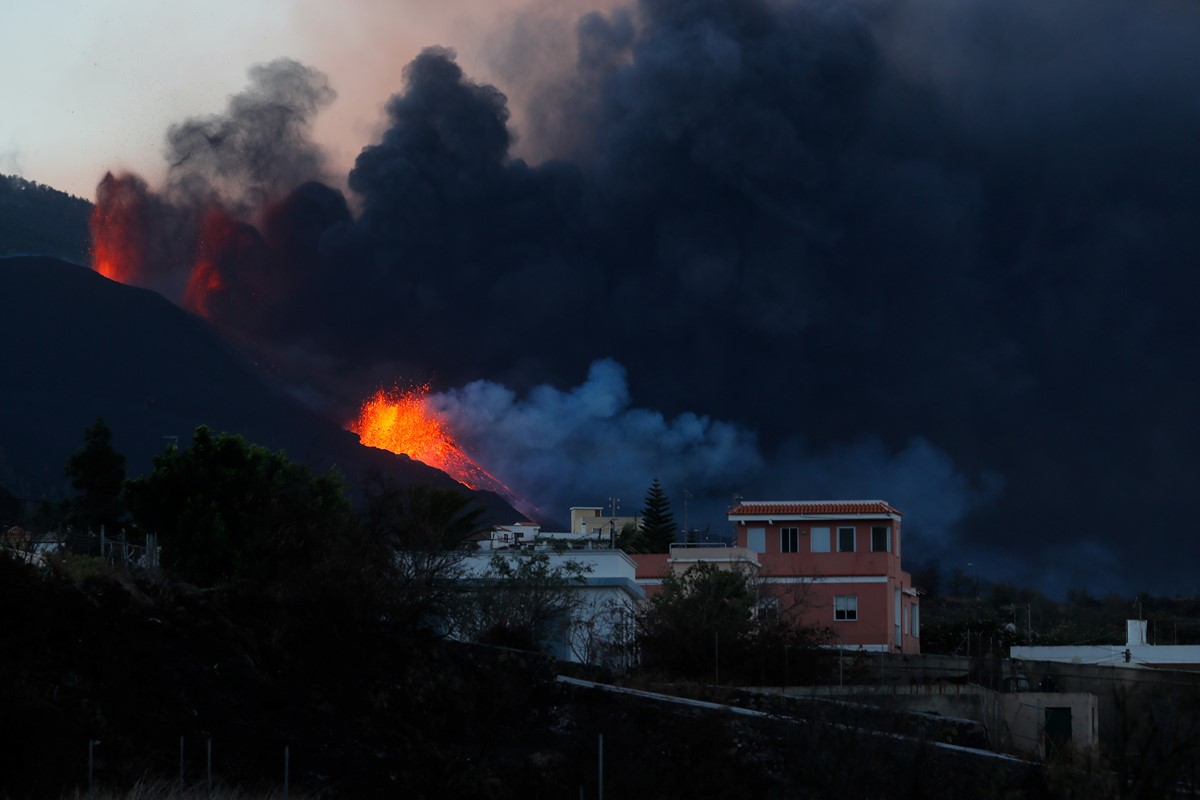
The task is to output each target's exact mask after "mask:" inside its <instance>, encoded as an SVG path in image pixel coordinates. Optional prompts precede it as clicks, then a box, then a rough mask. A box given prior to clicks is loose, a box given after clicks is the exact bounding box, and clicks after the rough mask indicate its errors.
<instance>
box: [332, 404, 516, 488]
mask: <svg viewBox="0 0 1200 800" xmlns="http://www.w3.org/2000/svg"><path fill="white" fill-rule="evenodd" d="M350 430H352V431H354V432H355V433H357V434H358V438H359V441H361V442H362V443H363V444H365V445H367V446H368V447H378V448H380V449H381V450H389V451H391V452H393V453H402V454H404V455H406V456H408V457H409V458H411V459H414V460H416V461H420V462H422V463H424V464H428V465H429V466H431V467H434V468H435V469H440V470H441V471H442V472H445V473H446V474H447V475H449V476H450V477H451V478H454V480H456V481H458V482H459V483H461V484H463V485H464V486H466V487H467V488H468V489H486V490H488V491H493V492H496V493H498V494H501V495H503V496H505V497H512V496H513V493H512V490H510V489H509V488H508V487H507V486H505V485H504V484H503V483H501V482H500V481H499V480H497V479H496V478H495V476H493V475H491V474H490V473H489V472H488V471H487V470H485V469H484V468H483V467H481V466H479V465H478V464H476V463H475V461H474V460H473V459H472V458H471V457H470V456H469V455H467V454H466V453H464V452H463V450H462V448H461V447H459V445H458V443H457V442H456V441H455V440H454V435H453V434H452V433H451V432H450V428H449V427H448V426H447V424H446V421H445V420H444V419H443V418H442V417H440V416H439V415H438V414H437V413H436V412H435V411H434V410H433V409H432V408H430V406H429V387H428V386H421V387H418V388H416V389H409V390H408V391H404V392H402V391H399V390H395V391H385V390H380V391H378V392H376V393H375V394H374V395H372V396H371V397H370V398H369V399H368V400H367V401H366V402H365V403H363V406H362V409H361V410H360V411H359V413H358V419H356V420H354V421H353V422H352V423H350Z"/></svg>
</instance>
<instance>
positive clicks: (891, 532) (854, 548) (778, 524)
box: [672, 500, 921, 653]
mask: <svg viewBox="0 0 1200 800" xmlns="http://www.w3.org/2000/svg"><path fill="white" fill-rule="evenodd" d="M901 516H903V515H902V514H901V513H900V512H899V511H897V510H896V509H895V508H893V507H892V506H891V505H889V504H888V503H886V502H884V501H883V500H831V501H749V500H743V501H739V502H738V504H737V505H735V506H734V507H733V508H731V509H730V510H729V521H730V522H732V523H733V524H734V526H735V528H736V532H737V542H736V549H738V550H742V551H743V552H744V553H745V554H746V556H747V557H749V558H754V559H756V560H757V564H758V579H759V581H760V582H761V583H762V584H765V585H766V586H767V587H768V588H769V589H770V590H771V591H772V593H774V594H775V595H776V596H778V597H780V598H781V608H784V610H789V609H790V610H791V613H796V614H799V615H800V616H801V617H802V618H803V619H804V620H805V621H807V622H812V623H816V624H820V625H827V626H829V627H830V628H832V629H833V630H834V632H835V633H836V634H837V637H838V641H839V643H840V644H841V646H843V647H853V648H860V647H861V648H863V649H866V650H878V651H891V652H896V651H903V652H905V653H919V652H920V650H921V640H920V609H919V604H918V597H917V592H916V590H915V589H914V588H913V585H912V578H911V576H910V575H909V574H908V573H907V572H904V571H903V570H902V569H901V568H900V542H901V537H900V518H901ZM680 555H682V553H680ZM674 558H675V556H674V554H673V555H672V560H674ZM784 603H786V604H787V605H786V606H784Z"/></svg>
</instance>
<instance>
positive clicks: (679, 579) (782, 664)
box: [637, 561, 830, 683]
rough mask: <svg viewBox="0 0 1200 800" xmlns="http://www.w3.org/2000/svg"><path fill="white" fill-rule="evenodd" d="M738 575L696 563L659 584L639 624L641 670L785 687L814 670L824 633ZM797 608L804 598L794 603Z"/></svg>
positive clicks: (826, 637)
mask: <svg viewBox="0 0 1200 800" xmlns="http://www.w3.org/2000/svg"><path fill="white" fill-rule="evenodd" d="M780 599H781V598H779V597H777V596H776V595H773V594H771V593H769V592H768V591H767V590H766V588H765V587H764V586H761V585H759V584H758V582H757V581H756V580H755V579H754V578H753V577H752V576H750V575H748V574H746V573H744V572H742V571H740V570H736V569H734V570H729V569H721V568H720V567H719V566H717V565H716V564H714V563H712V562H708V561H701V562H699V563H697V564H696V565H695V566H693V567H691V568H690V569H688V571H687V572H685V573H683V575H676V574H674V573H672V574H668V575H667V576H666V577H665V578H663V591H662V592H661V593H660V594H658V595H656V596H654V597H653V598H651V600H650V602H649V603H648V604H647V605H646V606H644V607H643V609H642V610H641V613H640V614H639V615H638V618H637V626H638V633H637V642H638V646H639V648H640V650H641V654H642V666H643V667H644V668H646V669H648V670H651V671H654V672H662V673H665V674H668V675H675V676H679V677H688V678H710V679H711V678H714V677H720V678H722V679H733V680H736V679H746V680H754V681H755V682H759V681H761V680H764V679H765V678H766V677H767V676H768V675H770V676H771V677H773V678H777V679H778V680H779V682H780V683H783V682H786V680H787V678H788V672H789V670H790V671H791V676H792V677H797V676H798V675H799V674H800V665H801V664H802V663H804V662H805V660H806V659H805V655H806V654H807V656H810V657H809V658H807V661H808V662H809V664H810V665H811V664H815V663H817V662H819V661H821V659H819V658H817V657H816V656H815V653H816V651H817V649H818V647H819V646H820V645H822V644H825V643H827V642H828V641H829V640H830V634H829V632H828V631H827V630H825V629H823V628H819V627H816V626H811V625H805V624H802V623H801V622H799V621H798V615H797V614H795V613H794V612H795V611H796V608H787V609H780V608H779V601H780ZM792 600H793V602H794V603H795V604H796V605H800V604H802V603H803V597H802V596H801V595H797V596H796V597H793V598H792Z"/></svg>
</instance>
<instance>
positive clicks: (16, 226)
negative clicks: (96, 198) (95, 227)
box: [0, 175, 92, 264]
mask: <svg viewBox="0 0 1200 800" xmlns="http://www.w3.org/2000/svg"><path fill="white" fill-rule="evenodd" d="M91 210H92V204H91V203H89V202H88V201H86V200H84V199H82V198H79V197H75V196H73V195H69V194H66V193H65V192H60V191H58V190H57V189H52V188H50V187H49V186H43V185H42V184H39V183H34V182H32V181H27V180H25V179H24V178H18V177H16V176H14V175H0V255H17V254H24V253H37V254H41V255H53V256H59V257H61V258H65V259H67V260H69V261H74V262H76V263H79V264H85V263H87V261H88V251H89V247H90V245H91V240H90V238H89V236H88V215H89V214H90V213H91Z"/></svg>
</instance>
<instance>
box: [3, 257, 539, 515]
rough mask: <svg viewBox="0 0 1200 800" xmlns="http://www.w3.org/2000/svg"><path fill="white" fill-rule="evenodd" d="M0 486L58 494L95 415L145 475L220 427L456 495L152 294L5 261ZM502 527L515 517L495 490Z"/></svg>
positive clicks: (55, 264) (61, 269)
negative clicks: (289, 392) (175, 444)
mask: <svg viewBox="0 0 1200 800" xmlns="http://www.w3.org/2000/svg"><path fill="white" fill-rule="evenodd" d="M0 319H2V320H4V326H5V331H6V333H7V335H6V336H5V337H4V340H3V342H4V343H3V345H2V347H3V350H2V355H3V357H2V358H0V403H2V404H3V409H2V413H0V484H2V485H5V486H8V487H10V489H11V490H12V491H13V492H14V493H16V494H19V495H21V496H23V497H26V498H30V499H35V500H36V499H39V498H41V497H43V496H47V495H49V496H51V497H55V496H61V494H62V493H63V492H64V491H65V485H66V479H65V478H64V477H63V465H64V464H65V463H66V459H67V457H68V456H69V455H70V454H71V453H72V452H74V451H75V450H77V449H79V447H80V445H81V440H82V434H83V430H84V428H85V427H87V426H88V425H90V424H91V423H92V421H94V420H95V419H96V417H103V418H104V420H105V421H106V422H107V423H108V426H109V427H110V428H111V429H112V431H113V447H114V448H116V449H117V450H118V451H120V452H122V453H124V454H125V455H126V457H127V462H126V463H127V469H128V472H129V474H130V475H131V476H133V475H139V474H142V473H143V472H144V471H146V470H147V469H148V468H149V467H150V464H151V459H152V457H153V455H154V454H156V453H158V452H161V451H162V449H163V447H164V446H165V444H166V442H165V438H164V437H170V436H177V437H180V444H181V445H182V444H184V443H185V442H186V441H187V438H188V437H189V436H190V434H191V433H192V431H193V430H195V428H196V427H197V426H198V425H201V424H205V425H208V426H209V427H210V428H212V429H213V430H215V431H228V432H230V433H236V434H240V435H242V436H244V437H245V438H246V439H247V440H248V441H250V442H253V443H255V444H261V445H264V446H266V447H269V448H271V449H273V450H278V449H282V450H285V451H286V452H287V454H288V456H289V457H291V458H293V459H295V460H297V461H301V462H303V463H306V464H308V465H309V466H310V467H312V468H314V469H316V470H317V471H320V472H323V471H324V470H326V469H328V468H329V467H330V466H336V467H338V468H339V469H340V470H341V471H342V473H343V475H344V476H345V478H346V480H347V482H348V483H349V484H350V487H351V489H354V488H355V487H356V486H357V485H359V483H360V482H361V478H362V476H363V474H364V472H365V471H366V470H367V469H368V468H371V467H378V468H379V469H381V470H383V471H384V473H385V474H388V475H391V476H393V477H394V478H395V479H396V480H397V481H398V482H399V483H402V484H412V483H426V484H429V485H432V486H447V487H456V486H458V484H457V483H455V482H454V481H452V480H451V479H450V478H449V477H448V476H447V475H445V473H442V472H440V471H438V470H434V469H431V468H429V467H426V466H425V465H424V464H420V463H418V462H414V461H412V460H410V459H408V458H406V457H404V456H395V455H392V454H391V453H385V452H383V451H380V450H375V449H372V448H366V447H363V446H361V445H360V444H359V443H358V439H357V437H356V436H354V435H353V434H351V433H349V432H347V431H344V430H342V429H341V428H340V427H339V426H338V425H336V424H334V423H332V422H330V421H328V420H326V419H324V418H322V417H320V416H318V415H317V414H314V413H312V412H310V411H308V410H307V409H305V408H304V407H302V406H301V405H300V404H298V403H297V402H296V401H294V400H292V399H291V398H289V397H288V396H286V395H285V394H283V393H282V392H280V391H277V390H276V389H274V388H273V387H271V386H269V385H267V384H266V383H265V382H264V379H263V378H261V377H260V375H259V373H257V372H256V371H255V370H254V369H253V368H252V367H251V366H250V365H249V364H248V363H247V362H246V360H245V359H244V358H242V357H241V355H240V354H238V353H236V352H234V351H233V349H232V348H231V347H230V346H229V345H228V344H227V343H226V342H225V341H224V340H223V339H221V338H220V337H219V336H218V335H217V334H216V333H215V332H214V331H213V330H212V329H211V328H210V327H208V325H207V324H206V323H205V322H204V321H203V320H200V319H198V318H196V317H193V316H191V315H190V314H188V313H186V312H184V311H182V310H181V309H179V308H178V307H176V306H174V305H172V304H171V303H169V302H168V301H166V300H164V299H163V298H162V297H161V296H159V295H157V294H155V293H153V292H149V291H146V290H144V289H138V288H134V287H130V286H125V285H123V284H120V283H116V282H113V281H110V280H107V279H106V278H104V277H102V276H101V275H99V274H97V273H95V272H93V271H92V270H90V269H87V268H85V267H79V266H75V265H72V264H68V263H66V262H63V261H60V260H58V259H54V258H44V257H12V258H4V259H0ZM481 498H482V499H483V501H484V503H485V504H486V505H488V507H489V508H491V509H492V510H493V511H495V512H496V514H497V515H498V516H500V517H502V518H504V519H508V518H510V517H511V518H513V519H516V518H518V517H519V516H520V515H519V514H517V512H515V511H513V510H512V509H511V508H510V507H509V506H508V505H507V504H505V503H503V501H501V500H499V499H498V498H496V497H495V496H494V495H490V494H481Z"/></svg>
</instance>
